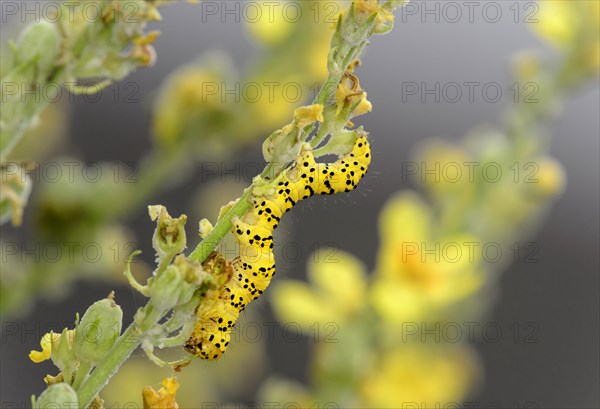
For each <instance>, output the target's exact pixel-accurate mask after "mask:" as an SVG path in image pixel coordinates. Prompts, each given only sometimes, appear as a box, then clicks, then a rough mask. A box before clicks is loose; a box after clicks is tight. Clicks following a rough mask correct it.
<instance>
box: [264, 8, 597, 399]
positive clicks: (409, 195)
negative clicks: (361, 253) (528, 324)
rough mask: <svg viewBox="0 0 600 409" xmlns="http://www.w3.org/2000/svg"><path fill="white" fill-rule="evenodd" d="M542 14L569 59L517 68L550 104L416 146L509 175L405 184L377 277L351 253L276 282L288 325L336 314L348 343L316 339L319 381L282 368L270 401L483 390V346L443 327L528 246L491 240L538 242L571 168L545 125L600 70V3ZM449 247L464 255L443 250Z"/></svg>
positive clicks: (470, 308)
mask: <svg viewBox="0 0 600 409" xmlns="http://www.w3.org/2000/svg"><path fill="white" fill-rule="evenodd" d="M538 17H539V23H538V24H534V25H533V26H532V28H533V30H534V31H535V32H536V33H538V34H539V35H540V37H541V38H542V39H544V40H546V41H547V42H549V43H550V44H552V45H554V46H555V50H556V51H557V52H558V57H559V58H556V56H552V57H550V56H548V57H547V56H543V55H542V54H541V53H538V52H534V51H523V52H521V53H519V54H517V56H516V57H515V58H514V61H513V64H512V66H513V76H514V78H515V79H516V81H518V82H520V83H522V84H526V83H534V84H538V85H539V93H538V95H537V101H536V102H535V103H530V102H531V101H525V102H523V101H522V102H520V103H518V104H516V106H515V107H514V109H511V110H510V111H509V112H508V114H507V115H506V116H505V119H504V120H503V123H502V125H501V126H497V127H487V128H477V129H476V130H474V131H473V132H472V133H470V134H468V135H467V136H466V137H464V138H463V139H462V140H460V141H458V142H449V141H444V140H439V139H436V140H431V141H428V142H426V143H424V144H421V146H420V147H419V148H418V149H416V150H415V153H414V162H415V163H419V164H422V165H421V166H423V167H424V168H426V169H436V168H441V169H443V168H445V166H448V165H451V166H459V167H461V169H460V172H462V175H469V169H468V165H467V164H479V166H480V167H482V166H484V165H486V164H489V163H492V164H494V166H499V167H501V169H502V172H503V174H504V175H505V177H503V178H501V179H499V180H495V179H494V181H493V182H490V178H487V177H486V176H485V175H483V176H482V173H481V172H474V173H473V175H474V178H472V179H471V178H466V177H463V178H460V179H458V180H454V179H452V178H450V177H449V178H443V177H440V178H438V179H437V180H436V179H435V178H433V177H431V178H429V179H426V180H425V181H423V180H416V182H417V183H418V184H421V185H422V186H423V188H424V189H423V190H424V194H418V193H417V192H413V191H404V192H399V193H398V194H397V195H395V196H394V197H393V198H391V199H390V200H389V201H388V202H387V203H386V204H385V205H384V208H383V210H382V212H381V214H380V224H379V226H380V227H379V231H380V243H381V244H380V247H379V251H378V255H377V258H376V265H375V268H374V271H373V273H372V274H371V275H368V274H367V269H366V267H365V266H364V264H363V263H362V262H361V261H360V260H358V259H357V258H356V257H354V256H353V255H351V254H348V253H344V252H341V253H340V254H339V255H338V259H337V263H325V262H322V261H321V262H319V263H316V262H315V263H311V264H309V266H308V278H309V283H308V284H307V283H303V282H293V281H285V282H279V283H276V284H275V288H274V289H273V295H272V297H271V300H272V304H273V307H274V310H275V313H276V316H278V318H279V320H280V321H281V322H295V323H298V325H300V326H301V328H302V333H305V334H306V333H310V334H312V333H313V332H312V331H311V328H312V326H314V325H315V322H318V323H321V324H322V325H323V323H336V324H337V325H338V326H339V331H338V332H337V333H336V334H335V339H336V342H335V343H332V342H327V341H328V340H327V339H323V338H322V339H321V342H320V343H318V344H315V346H314V350H313V351H312V359H311V362H310V372H309V374H310V375H309V379H310V381H311V382H310V385H309V386H303V385H301V384H298V383H296V382H292V381H287V380H284V379H281V378H276V377H274V378H272V379H270V380H268V381H267V382H266V383H265V384H264V385H263V387H262V391H261V393H260V394H261V397H260V400H261V401H263V402H272V401H277V402H301V405H303V406H304V405H305V406H307V407H308V406H311V405H317V404H318V405H326V404H327V402H335V403H336V405H338V406H339V407H389V408H397V407H409V406H410V407H417V406H418V407H428V408H429V407H446V405H450V406H455V405H458V404H459V402H461V401H463V400H464V399H466V398H467V397H468V396H469V394H470V393H472V392H473V390H474V388H475V387H476V386H477V384H478V380H479V379H480V378H481V371H480V367H479V364H478V360H477V355H476V354H475V353H474V351H473V350H472V349H471V347H470V346H469V345H467V342H466V340H465V338H466V337H461V338H460V341H459V342H452V336H453V335H452V334H451V335H448V337H445V336H441V335H440V334H439V332H440V331H441V330H440V328H446V327H445V325H446V324H449V323H457V322H476V321H477V320H480V319H481V318H482V317H484V316H485V313H486V311H487V310H488V309H489V308H490V307H491V305H490V297H489V294H490V291H493V290H494V289H495V287H496V284H497V280H498V278H499V275H500V274H501V273H502V271H503V270H505V268H506V267H507V265H508V264H510V262H511V260H512V259H513V258H514V257H515V253H514V252H512V251H504V257H502V258H500V259H497V260H493V261H492V259H493V258H495V257H493V258H489V257H483V253H482V246H483V245H485V244H486V243H495V245H496V246H498V247H500V248H501V249H505V250H506V249H510V248H512V247H511V246H513V244H514V243H515V242H517V243H518V242H522V240H524V239H527V238H528V237H530V236H531V234H533V232H534V231H535V228H536V227H537V226H539V224H540V222H541V221H543V218H544V216H546V215H547V213H548V210H549V207H550V206H551V204H552V203H553V202H554V201H555V200H556V199H557V198H558V197H559V196H560V194H561V193H562V191H563V189H564V185H565V180H566V176H565V173H564V170H563V168H562V166H561V165H560V163H559V162H558V161H557V160H556V159H555V158H553V157H551V156H550V155H549V153H548V150H549V139H548V135H547V133H548V132H547V131H546V130H544V124H545V123H546V122H547V121H548V120H552V119H554V118H555V116H556V114H557V112H558V111H559V110H560V104H561V101H562V99H563V98H564V96H565V95H567V94H568V93H570V92H573V91H576V90H577V89H579V88H580V87H583V86H585V85H586V84H588V83H590V82H592V81H594V80H597V78H598V74H599V69H600V61H599V58H600V44H599V38H598V31H599V29H600V22H599V17H600V10H599V3H598V2H571V1H543V2H541V4H540V13H539V15H538ZM528 102H529V103H528ZM515 163H516V164H517V165H518V166H519V168H520V170H521V173H520V176H519V177H518V178H515V171H516V170H515V167H514V166H515ZM525 165H529V167H530V168H529V169H523V168H522V167H523V166H525ZM506 175H510V176H508V177H507V176H506ZM420 176H422V174H420ZM494 178H495V177H494ZM469 247H470V248H469ZM444 248H446V249H450V250H451V251H449V252H448V253H445V254H442V251H443V250H442V249H444ZM521 250H523V249H521ZM427 251H429V253H427ZM432 252H433V253H434V254H431V253H432ZM356 300H367V302H365V303H357V302H356ZM436 328H437V329H436ZM427 331H437V332H438V336H437V337H436V336H435V335H434V336H432V335H431V333H429V334H428V333H427ZM321 335H326V334H321ZM415 405H416V406H415Z"/></svg>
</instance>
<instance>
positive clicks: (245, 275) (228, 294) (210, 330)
mask: <svg viewBox="0 0 600 409" xmlns="http://www.w3.org/2000/svg"><path fill="white" fill-rule="evenodd" d="M370 163H371V149H370V145H369V142H368V140H367V138H366V136H365V134H364V133H362V134H360V135H359V136H358V137H357V138H356V140H355V142H354V146H353V148H352V150H351V151H350V152H349V153H347V154H346V155H344V156H343V157H342V158H340V159H338V160H337V161H336V162H334V163H330V164H324V163H317V162H315V158H314V156H313V154H312V151H311V150H310V149H302V150H301V152H300V154H299V155H298V157H297V159H296V160H295V161H294V162H293V163H292V164H291V165H289V166H288V167H287V168H286V169H285V170H284V171H283V173H282V177H281V178H280V179H279V182H278V183H276V185H275V188H274V191H273V192H272V193H269V194H265V195H262V196H255V197H252V198H251V200H252V206H251V208H250V210H249V211H248V212H247V213H246V214H245V215H244V216H243V217H241V218H236V219H234V220H232V222H233V223H232V224H233V227H232V230H231V231H232V233H233V235H234V237H235V238H236V240H237V242H238V245H239V248H240V255H239V257H237V258H236V259H235V260H234V261H233V263H232V264H233V266H232V268H229V269H228V268H226V267H223V266H225V265H226V264H224V263H225V261H223V259H221V258H220V257H221V256H213V257H209V260H208V262H209V263H211V266H212V267H211V268H214V265H218V266H219V267H218V270H219V271H218V274H221V277H223V275H224V277H225V281H226V284H225V285H224V286H223V287H221V288H220V289H219V290H208V291H207V292H206V293H205V294H203V295H202V301H201V303H200V305H199V307H198V309H197V311H196V318H197V319H196V326H195V328H194V331H193V333H192V335H191V337H190V339H189V340H188V341H187V342H186V344H185V350H186V351H187V352H189V353H191V354H193V355H195V356H198V357H199V358H202V359H209V360H213V359H218V358H220V357H221V355H222V354H223V353H224V352H225V350H226V348H227V346H228V345H229V341H230V339H231V336H230V332H231V330H232V328H233V326H234V325H235V322H236V321H237V319H238V317H239V315H240V312H242V311H243V310H244V309H245V308H246V306H247V305H248V303H249V302H251V301H252V300H255V299H256V298H258V297H259V296H260V295H261V294H262V293H263V292H264V291H265V289H266V288H267V286H268V285H269V282H270V281H271V278H273V276H274V275H275V258H274V255H273V230H275V229H276V228H277V226H278V224H279V222H280V220H281V217H282V216H283V214H284V213H286V212H288V211H289V210H290V209H291V208H292V207H293V206H294V205H295V204H296V203H298V202H299V201H301V200H304V199H307V198H309V197H311V196H313V195H315V194H320V195H331V194H334V193H338V192H349V191H351V190H353V189H354V188H355V187H356V185H357V184H358V182H359V181H360V180H361V179H362V177H363V176H364V175H365V174H366V173H367V169H368V167H369V164H370Z"/></svg>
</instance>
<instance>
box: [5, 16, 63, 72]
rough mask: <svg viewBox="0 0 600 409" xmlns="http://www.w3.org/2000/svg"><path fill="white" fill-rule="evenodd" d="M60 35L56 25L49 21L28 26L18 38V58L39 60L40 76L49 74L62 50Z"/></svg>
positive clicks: (23, 60)
mask: <svg viewBox="0 0 600 409" xmlns="http://www.w3.org/2000/svg"><path fill="white" fill-rule="evenodd" d="M60 43H61V40H60V36H59V34H58V31H57V30H56V26H55V25H54V24H52V23H49V22H47V21H39V22H37V23H34V24H31V25H29V26H27V27H26V28H25V29H24V30H23V32H22V33H21V35H20V36H19V39H18V40H17V47H18V51H17V53H16V56H15V57H16V60H17V61H18V62H19V63H31V62H34V61H35V62H37V67H38V70H39V74H38V75H40V76H47V75H48V74H49V73H50V71H51V70H52V68H53V66H54V64H55V61H56V58H57V56H58V53H59V52H60Z"/></svg>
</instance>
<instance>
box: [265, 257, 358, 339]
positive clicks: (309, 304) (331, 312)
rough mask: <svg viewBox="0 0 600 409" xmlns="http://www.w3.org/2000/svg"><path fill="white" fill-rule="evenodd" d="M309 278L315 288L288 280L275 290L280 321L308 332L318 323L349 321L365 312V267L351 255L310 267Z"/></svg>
mask: <svg viewBox="0 0 600 409" xmlns="http://www.w3.org/2000/svg"><path fill="white" fill-rule="evenodd" d="M308 277H309V280H310V282H311V283H312V285H308V284H305V283H302V282H299V281H289V280H288V281H286V282H283V283H279V284H277V285H276V286H275V288H274V289H273V292H272V293H271V301H272V304H273V307H274V309H275V314H276V315H277V316H278V318H279V320H280V321H282V322H294V323H296V324H298V325H300V326H301V327H302V328H303V329H304V328H309V327H310V326H311V325H313V324H314V323H316V322H321V323H324V322H338V323H339V322H343V321H347V320H349V319H350V318H351V317H352V316H354V315H355V314H356V313H358V312H360V311H361V310H362V309H363V308H364V304H365V303H364V294H365V291H366V280H367V277H366V273H365V267H364V265H363V264H362V262H361V261H360V260H358V259H356V258H355V257H354V256H352V255H351V254H349V253H345V252H341V253H338V254H336V260H334V262H327V261H319V262H315V263H312V264H310V265H309V267H308Z"/></svg>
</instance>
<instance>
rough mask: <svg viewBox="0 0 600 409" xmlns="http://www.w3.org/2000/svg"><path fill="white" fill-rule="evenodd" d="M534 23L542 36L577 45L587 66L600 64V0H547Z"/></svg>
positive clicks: (554, 42)
mask: <svg viewBox="0 0 600 409" xmlns="http://www.w3.org/2000/svg"><path fill="white" fill-rule="evenodd" d="M536 21H537V22H534V23H533V24H532V28H533V30H534V31H536V32H537V33H538V35H539V36H540V37H542V38H543V39H544V40H546V41H548V42H549V43H550V44H552V45H554V46H555V47H557V48H560V49H568V48H571V47H575V48H576V49H577V50H578V51H579V58H580V59H581V63H582V64H583V65H585V67H584V68H588V69H591V70H597V69H598V67H599V66H600V61H599V57H600V38H599V36H598V31H599V30H600V2H598V1H597V0H591V1H572V0H545V1H542V2H540V9H539V12H538V13H537V16H536Z"/></svg>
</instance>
